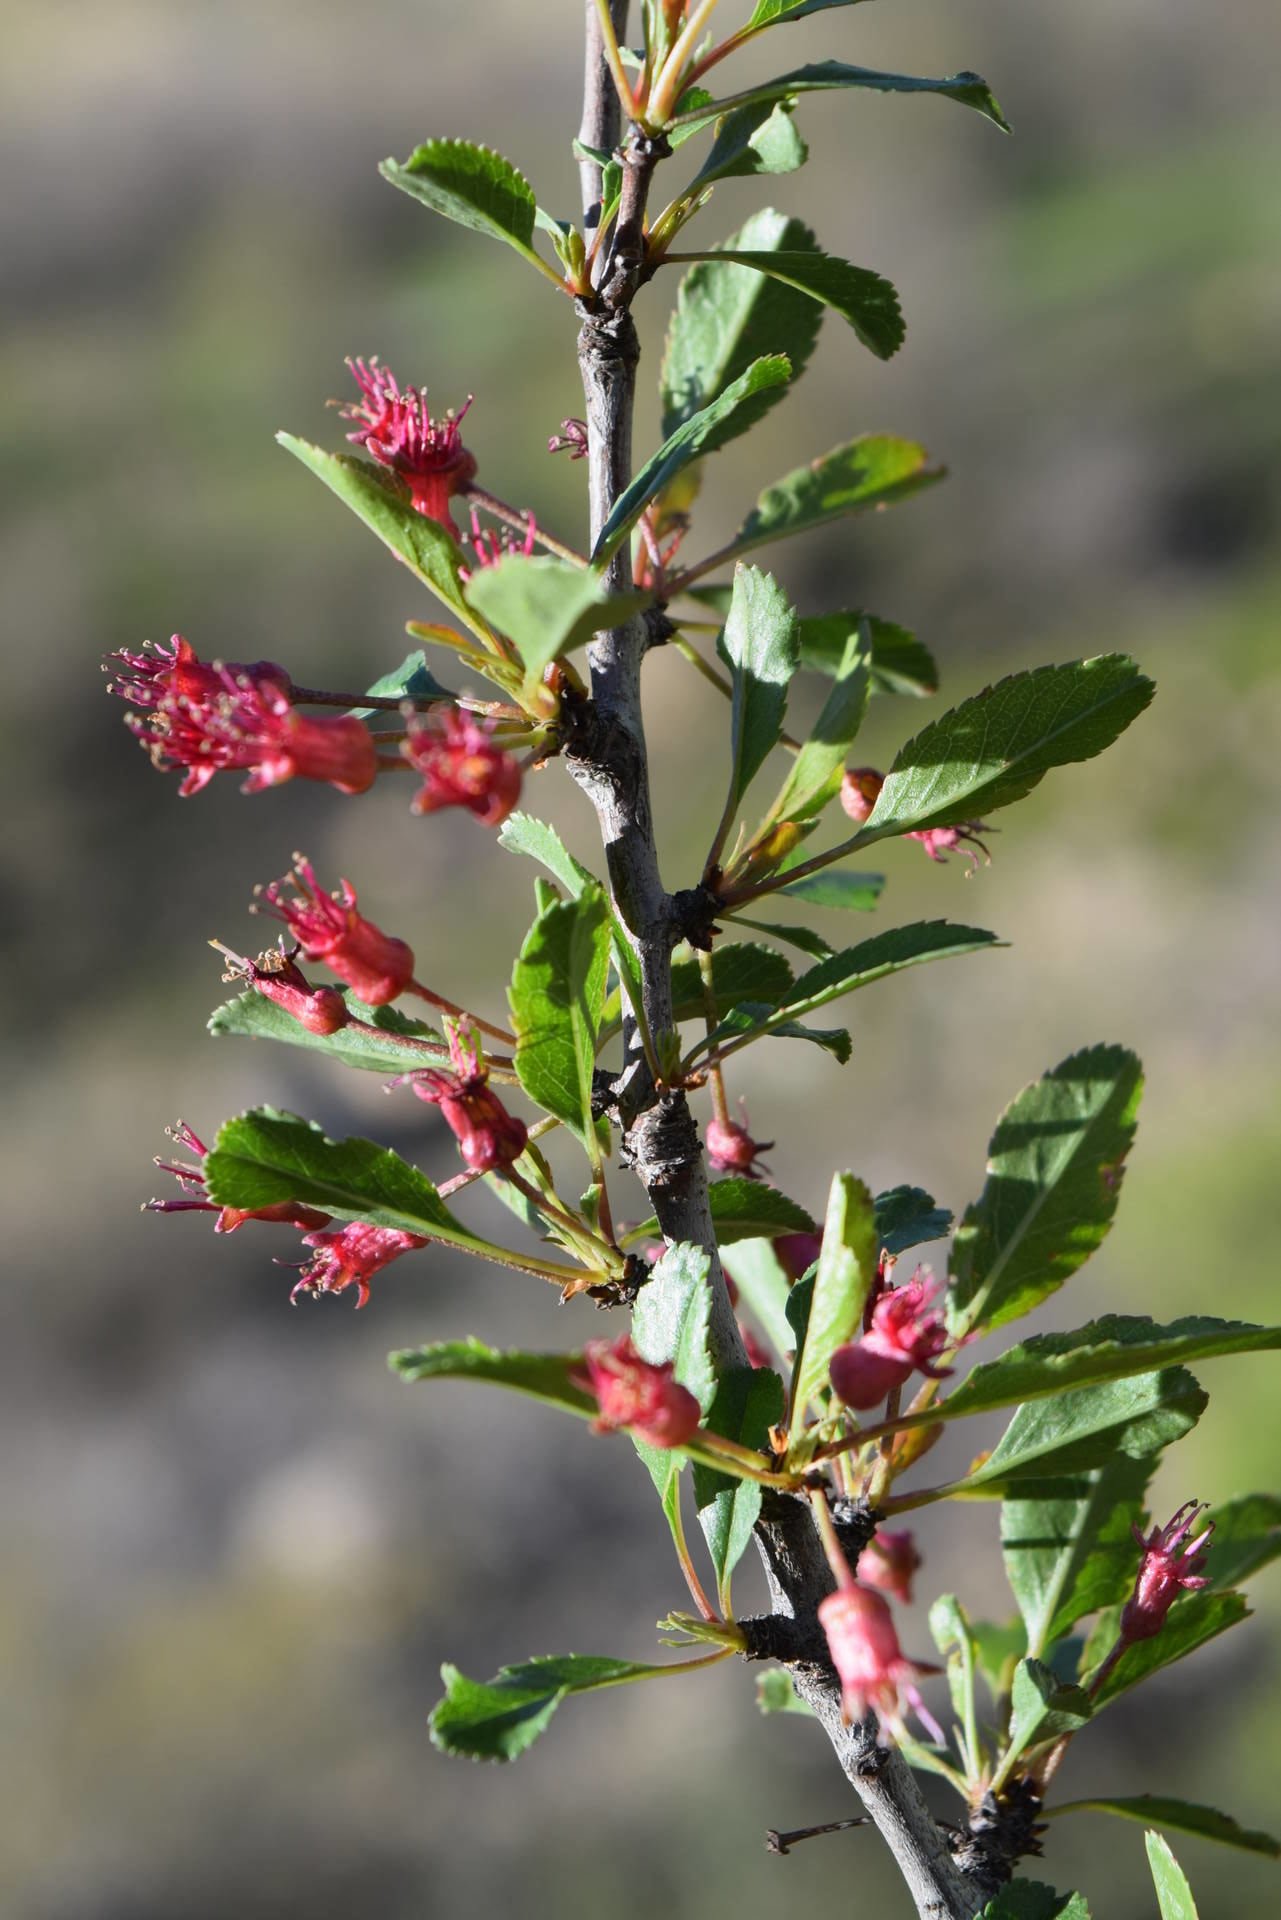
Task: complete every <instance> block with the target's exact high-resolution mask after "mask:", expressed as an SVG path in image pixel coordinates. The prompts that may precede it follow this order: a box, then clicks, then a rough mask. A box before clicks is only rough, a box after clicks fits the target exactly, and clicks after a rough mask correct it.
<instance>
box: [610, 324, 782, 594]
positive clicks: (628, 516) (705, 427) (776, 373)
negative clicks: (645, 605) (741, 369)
mask: <svg viewBox="0 0 1281 1920" xmlns="http://www.w3.org/2000/svg"><path fill="white" fill-rule="evenodd" d="M791 377H792V366H791V362H790V361H789V360H788V358H787V356H786V354H782V353H774V354H765V355H763V356H762V357H761V358H760V359H759V360H754V361H753V362H752V364H751V366H750V367H748V369H747V371H746V372H745V373H743V374H740V375H739V377H738V379H737V380H732V381H731V382H730V383H729V385H728V386H727V387H726V388H725V389H724V390H723V391H722V392H721V393H720V394H718V395H717V397H716V399H715V400H713V401H711V402H710V403H709V404H708V405H707V406H705V407H703V408H702V409H700V411H699V412H698V413H694V414H691V415H690V416H689V418H688V419H687V420H685V421H684V422H683V423H682V424H681V425H680V426H679V427H677V429H676V431H675V432H674V433H673V434H671V435H669V436H668V438H667V439H666V440H665V441H664V442H663V444H662V446H661V447H660V448H659V449H658V452H657V453H656V454H654V455H653V456H652V457H651V458H650V459H649V460H647V461H646V462H645V465H644V466H643V467H642V468H641V470H640V472H639V473H638V474H637V475H636V476H635V478H634V479H633V480H632V481H631V483H630V484H629V485H628V486H627V487H625V488H624V490H623V492H622V493H621V494H620V496H619V498H618V499H617V500H616V501H615V503H614V507H613V510H612V512H611V513H610V516H609V518H608V519H607V520H606V522H605V524H604V526H603V527H602V528H601V531H600V537H599V538H598V540H597V542H596V545H595V547H594V548H593V549H592V564H593V566H599V567H603V566H604V564H605V562H606V561H607V560H608V559H609V558H610V556H611V554H613V553H614V552H615V551H616V550H617V548H618V547H619V546H621V544H622V542H623V541H624V540H625V539H626V537H627V535H628V534H629V533H630V531H631V529H632V528H633V527H634V526H635V524H636V522H637V521H638V520H639V519H640V517H641V514H642V513H643V512H644V511H645V508H646V507H647V506H648V504H649V502H650V501H651V500H652V499H653V498H654V496H655V495H656V494H658V493H661V492H662V491H663V488H664V487H666V486H669V485H670V484H671V482H672V480H673V479H675V477H676V475H677V474H678V473H680V472H681V470H682V469H683V468H684V467H687V466H689V464H690V462H691V461H693V460H697V459H699V458H701V456H702V455H703V454H705V453H709V452H712V451H714V450H715V448H716V447H720V446H723V445H724V444H725V439H726V437H728V436H726V435H725V434H723V433H722V431H721V429H722V428H724V427H725V426H726V425H727V424H728V422H729V420H730V419H731V417H732V416H733V415H734V414H735V413H736V412H737V411H738V409H739V408H740V407H741V406H742V405H743V404H744V403H745V402H746V401H749V400H752V399H754V398H755V397H756V396H757V395H758V394H761V393H766V392H768V391H769V390H770V389H771V388H774V387H784V386H786V385H787V383H788V382H789V381H790V379H791Z"/></svg>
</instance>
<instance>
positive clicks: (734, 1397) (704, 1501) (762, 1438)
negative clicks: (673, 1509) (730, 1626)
mask: <svg viewBox="0 0 1281 1920" xmlns="http://www.w3.org/2000/svg"><path fill="white" fill-rule="evenodd" d="M782 1418H783V1382H782V1380H781V1379H780V1378H779V1376H778V1374H776V1373H774V1372H773V1371H772V1370H771V1369H770V1368H769V1367H735V1368H734V1369H733V1370H732V1371H731V1372H728V1373H726V1374H725V1375H723V1377H722V1378H721V1380H720V1382H719V1384H718V1386H717V1389H716V1398H715V1399H714V1400H713V1402H712V1405H711V1410H710V1412H709V1413H708V1416H707V1425H708V1427H709V1428H710V1430H711V1431H712V1432H713V1433H719V1434H721V1435H723V1436H724V1438H725V1439H727V1440H736V1441H738V1443H739V1445H740V1446H744V1447H751V1448H754V1449H756V1450H757V1451H761V1450H764V1449H766V1447H767V1440H768V1434H769V1430H770V1428H771V1427H773V1426H775V1425H777V1423H778V1422H779V1421H780V1420H781V1419H782ZM694 1500H695V1504H696V1505H697V1507H698V1518H699V1524H700V1526H701V1527H702V1529H703V1537H704V1539H705V1540H706V1541H707V1547H708V1551H709V1553H710V1554H711V1557H712V1566H713V1568H714V1569H715V1572H716V1591H717V1595H718V1598H719V1599H720V1603H721V1610H722V1612H723V1613H725V1614H726V1615H727V1616H728V1614H729V1611H730V1586H731V1580H732V1576H733V1573H734V1569H735V1567H736V1566H737V1565H738V1563H739V1561H740V1560H741V1559H742V1557H743V1555H744V1553H745V1552H746V1551H747V1548H748V1546H749V1545H750V1543H751V1538H752V1529H753V1527H754V1526H755V1525H756V1522H757V1520H758V1518H759V1517H760V1511H761V1488H760V1483H759V1481H756V1480H743V1479H736V1478H732V1477H731V1476H730V1475H728V1474H724V1473H717V1472H716V1471H715V1469H714V1468H712V1467H705V1466H703V1465H702V1464H701V1463H700V1462H699V1461H697V1460H696V1461H695V1462H694Z"/></svg>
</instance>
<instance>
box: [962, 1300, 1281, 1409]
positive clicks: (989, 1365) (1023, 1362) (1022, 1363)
mask: <svg viewBox="0 0 1281 1920" xmlns="http://www.w3.org/2000/svg"><path fill="white" fill-rule="evenodd" d="M1278 1347H1281V1327H1256V1326H1253V1325H1251V1323H1250V1322H1249V1321H1245V1320H1213V1319H1211V1318H1209V1317H1208V1316H1207V1315H1205V1314H1188V1315H1187V1316H1186V1317H1185V1318H1184V1319H1182V1320H1173V1321H1171V1322H1170V1324H1169V1325H1168V1326H1164V1327H1163V1326H1159V1325H1158V1324H1157V1322H1156V1321H1155V1320H1149V1319H1148V1318H1147V1317H1146V1315H1143V1314H1133V1315H1132V1314H1121V1313H1109V1314H1105V1315H1104V1316H1103V1318H1102V1319H1101V1320H1091V1322H1090V1324H1089V1325H1088V1326H1085V1327H1078V1328H1076V1330H1075V1331H1074V1332H1072V1333H1038V1334H1034V1335H1033V1336H1032V1337H1031V1338H1030V1339H1028V1340H1024V1341H1021V1342H1020V1344H1019V1345H1018V1346H1017V1347H1011V1348H1010V1350H1009V1352H1008V1353H1003V1354H1002V1355H1001V1357H1000V1359H999V1360H989V1361H987V1362H985V1364H984V1365H982V1366H978V1367H975V1369H974V1371H973V1373H971V1374H970V1376H969V1378H968V1379H967V1380H965V1381H963V1382H962V1384H961V1385H960V1386H959V1387H958V1388H957V1390H956V1392H955V1393H953V1394H950V1395H949V1396H948V1398H947V1400H946V1401H944V1402H943V1403H942V1404H941V1405H940V1406H938V1407H935V1408H933V1409H932V1410H931V1415H932V1418H934V1419H938V1418H940V1417H941V1416H946V1417H947V1418H949V1419H950V1418H953V1417H955V1416H959V1415H961V1414H971V1413H986V1412H987V1411H988V1409H989V1408H991V1407H1011V1406H1014V1405H1016V1404H1017V1403H1019V1402H1020V1401H1029V1400H1042V1399H1045V1398H1046V1397H1047V1396H1049V1395H1051V1394H1057V1393H1062V1392H1063V1391H1064V1389H1065V1388H1067V1387H1083V1386H1088V1385H1090V1384H1092V1383H1094V1382H1096V1381H1102V1380H1123V1379H1125V1378H1127V1377H1128V1376H1129V1375H1131V1374H1136V1373H1148V1372H1150V1371H1151V1370H1152V1369H1154V1368H1156V1367H1168V1366H1174V1365H1175V1364H1177V1363H1179V1362H1187V1361H1192V1360H1209V1359H1213V1358H1215V1357H1216V1356H1218V1355H1220V1354H1227V1353H1261V1352H1275V1350H1276V1349H1277V1348H1278Z"/></svg>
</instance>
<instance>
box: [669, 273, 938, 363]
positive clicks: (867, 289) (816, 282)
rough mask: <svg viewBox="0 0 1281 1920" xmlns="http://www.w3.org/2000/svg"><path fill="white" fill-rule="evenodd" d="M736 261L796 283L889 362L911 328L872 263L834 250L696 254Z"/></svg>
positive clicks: (788, 282) (888, 284)
mask: <svg viewBox="0 0 1281 1920" xmlns="http://www.w3.org/2000/svg"><path fill="white" fill-rule="evenodd" d="M713 257H715V258H724V259H726V260H730V261H732V262H733V263H734V265H735V266H739V267H747V268H749V269H750V270H751V271H752V272H753V273H764V274H768V275H769V277H770V278H771V279H772V280H781V281H782V282H783V284H784V285H785V286H789V287H795V288H796V290H797V292H798V293H803V294H805V295H807V296H808V298H809V299H811V300H816V301H817V302H818V303H819V305H820V306H824V307H831V309H832V311H833V312H834V313H838V314H839V315H840V316H841V319H842V320H845V321H847V322H848V323H849V325H850V326H851V327H852V328H853V329H854V331H855V333H856V334H857V335H858V337H859V339H860V340H861V341H862V342H863V345H864V346H865V347H867V348H868V349H869V350H870V351H871V352H872V353H874V354H875V355H876V356H877V358H878V359H879V360H889V359H892V358H893V356H894V355H895V354H896V353H897V352H898V350H899V348H900V347H901V346H902V344H903V340H904V337H905V334H906V328H905V327H904V325H903V313H902V309H901V307H900V306H899V298H898V294H897V292H896V291H895V289H894V287H893V286H892V285H891V284H890V282H889V281H888V280H885V279H883V278H882V277H881V275H880V274H879V273H873V272H872V270H871V269H870V267H855V266H852V265H851V264H850V262H849V261H848V260H841V259H839V258H838V257H837V256H836V255H835V254H832V253H819V252H810V251H809V250H808V249H804V250H801V251H798V252H793V251H791V250H789V249H782V248H781V249H779V250H778V251H776V252H771V253H752V252H748V251H746V250H745V249H743V248H739V247H735V248H734V249H733V250H732V251H731V250H730V249H729V248H728V247H718V248H717V250H716V254H715V256H713V255H711V254H699V255H697V256H696V258H698V259H700V260H707V259H711V258H713Z"/></svg>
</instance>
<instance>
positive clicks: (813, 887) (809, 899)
mask: <svg viewBox="0 0 1281 1920" xmlns="http://www.w3.org/2000/svg"><path fill="white" fill-rule="evenodd" d="M884 888H885V875H884V874H883V873H846V872H840V873H838V872H837V871H836V869H835V868H834V867H827V868H825V869H824V870H823V871H821V872H819V873H807V874H806V875H805V876H804V878H803V879H800V880H793V881H792V882H791V883H790V884H789V885H788V886H786V887H780V888H779V892H780V893H781V894H785V895H786V896H787V898H788V899H789V900H804V901H805V902H806V903H807V905H809V906H811V907H835V908H836V909H837V911H838V912H841V913H871V912H872V910H873V908H874V907H875V906H876V903H877V901H878V900H879V899H880V897H881V894H882V892H883V891H884ZM788 932H789V934H790V932H791V929H790V928H789V929H788ZM825 944H826V943H825ZM830 952H831V948H830V947H829V948H828V954H830ZM828 954H820V955H819V956H818V958H819V959H826V958H827V957H828Z"/></svg>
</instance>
